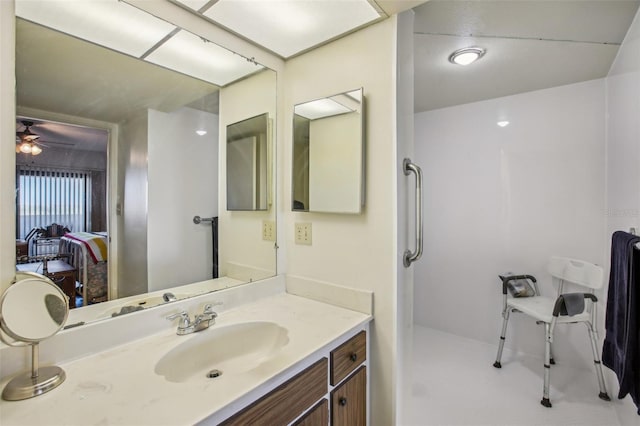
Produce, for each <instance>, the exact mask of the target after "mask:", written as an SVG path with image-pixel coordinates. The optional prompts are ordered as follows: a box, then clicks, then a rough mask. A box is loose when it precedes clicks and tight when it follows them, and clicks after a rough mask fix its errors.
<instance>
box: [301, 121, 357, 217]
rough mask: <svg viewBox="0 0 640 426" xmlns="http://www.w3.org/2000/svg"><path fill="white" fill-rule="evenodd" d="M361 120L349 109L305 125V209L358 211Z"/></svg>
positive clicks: (336, 211)
mask: <svg viewBox="0 0 640 426" xmlns="http://www.w3.org/2000/svg"><path fill="white" fill-rule="evenodd" d="M361 120H362V116H361V114H360V112H353V113H350V114H342V115H336V116H332V117H327V118H324V119H320V120H312V121H311V123H310V124H309V205H308V206H306V207H307V208H308V209H309V210H311V211H321V212H332V213H341V212H344V213H349V212H350V213H354V212H359V211H360V207H361V204H362V201H361V200H362V190H361V188H362V185H361V179H362V178H361V176H362V145H361V143H360V141H361V139H362V130H361V129H362V127H361V125H360V123H361Z"/></svg>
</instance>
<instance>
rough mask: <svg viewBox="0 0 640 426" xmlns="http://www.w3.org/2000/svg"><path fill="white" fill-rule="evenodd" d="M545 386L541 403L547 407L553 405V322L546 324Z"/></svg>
mask: <svg viewBox="0 0 640 426" xmlns="http://www.w3.org/2000/svg"><path fill="white" fill-rule="evenodd" d="M544 335H545V339H544V386H543V389H542V401H540V404H542V405H544V406H545V407H551V401H549V376H550V374H551V341H552V340H553V336H552V335H551V324H549V323H545V324H544Z"/></svg>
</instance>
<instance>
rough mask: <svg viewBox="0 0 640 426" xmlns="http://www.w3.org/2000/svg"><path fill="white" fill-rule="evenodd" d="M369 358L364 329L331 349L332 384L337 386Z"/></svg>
mask: <svg viewBox="0 0 640 426" xmlns="http://www.w3.org/2000/svg"><path fill="white" fill-rule="evenodd" d="M366 359H367V333H366V332H365V331H364V330H363V331H361V332H360V333H358V334H356V335H355V336H353V337H352V338H351V339H349V340H348V341H346V342H345V343H343V344H342V345H340V346H338V347H337V348H336V349H334V350H333V351H331V376H330V377H331V386H335V385H337V384H338V383H340V381H341V380H342V379H344V378H345V377H347V376H348V375H349V373H351V372H352V371H353V370H355V369H356V367H357V366H359V365H360V364H362V363H363V362H364V361H365V360H366Z"/></svg>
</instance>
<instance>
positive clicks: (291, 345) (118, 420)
mask: <svg viewBox="0 0 640 426" xmlns="http://www.w3.org/2000/svg"><path fill="white" fill-rule="evenodd" d="M257 285H258V284H247V285H245V286H240V287H237V288H233V289H227V290H221V291H218V292H215V293H209V294H204V295H200V296H196V297H192V298H189V299H185V300H182V301H177V302H173V303H169V304H166V305H163V306H158V307H156V308H154V309H146V310H142V311H139V312H133V313H131V314H127V315H123V316H121V317H117V318H113V319H111V320H108V321H101V322H96V323H93V324H87V325H84V326H81V327H77V329H68V330H65V331H62V332H61V333H59V334H58V335H56V336H55V337H54V338H52V339H51V342H48V341H47V342H43V343H42V353H43V355H42V359H41V362H42V364H43V365H44V364H47V363H48V362H55V363H57V364H58V365H60V367H62V368H63V369H64V370H65V372H66V376H67V378H66V380H65V382H64V383H62V384H61V385H60V386H59V387H58V388H57V389H55V390H53V391H51V392H48V393H46V394H44V395H40V396H38V397H35V398H31V399H27V400H23V401H15V402H7V401H1V402H0V423H2V424H3V425H15V424H20V425H38V424H52V423H55V424H83V425H88V424H136V425H144V424H153V425H162V424H166V425H176V424H203V425H217V424H225V425H241V424H247V423H249V422H250V421H256V423H255V424H268V425H277V424H282V425H287V424H295V425H326V424H333V425H345V424H348V425H359V424H362V425H365V424H367V423H368V422H367V419H368V404H367V399H368V392H367V387H368V383H369V380H368V374H369V369H368V368H367V367H368V361H367V360H368V358H369V357H368V348H369V345H368V339H367V332H368V327H369V326H368V324H369V322H370V321H371V319H372V316H371V314H370V313H362V312H357V311H354V310H350V309H345V308H342V307H337V306H334V305H331V304H329V303H322V302H319V301H316V300H311V299H308V298H305V297H300V296H296V295H293V294H290V293H287V291H286V283H285V278H284V277H282V276H280V277H275V278H273V279H269V280H265V281H261V282H260V284H259V285H260V290H259V291H256V290H255V289H252V288H251V287H252V286H257ZM369 296H370V295H369ZM215 303H222V305H218V306H216V305H215ZM206 304H214V309H215V310H216V311H217V312H218V317H217V318H216V323H215V324H213V325H211V326H210V327H209V328H208V329H206V330H203V331H200V332H197V333H193V334H189V335H185V336H178V335H177V334H176V329H177V325H178V324H177V321H174V322H170V321H168V320H166V319H165V318H166V317H167V316H169V315H171V314H175V313H177V312H179V311H181V310H185V311H187V312H189V313H190V314H191V315H195V314H196V313H200V312H201V311H202V309H203V307H204V306H205V305H206ZM108 328H110V329H114V328H118V329H122V330H125V329H128V330H129V337H127V339H128V341H111V342H108V343H105V342H98V341H96V342H89V343H90V344H89V346H90V347H92V348H93V349H92V353H90V354H82V353H79V352H78V353H73V351H72V350H71V349H70V348H69V345H74V342H75V344H77V341H76V340H75V339H86V338H88V336H91V335H93V336H96V337H94V339H98V338H99V337H98V336H100V335H104V334H103V333H107V329H108ZM122 334H123V333H120V335H122ZM124 334H125V335H126V334H127V333H124ZM10 351H18V352H20V350H19V349H16V348H7V347H3V348H1V353H0V355H2V356H3V357H4V356H5V355H7V354H11V355H12V357H15V355H14V354H13V353H12V352H10ZM5 366H8V367H9V369H11V368H15V366H13V365H12V363H11V361H10V360H9V361H8V362H6V361H3V369H4V367H5ZM3 374H6V370H5V371H4V372H3ZM8 378H9V377H6V378H5V379H4V380H3V381H2V383H0V386H3V385H4V384H5V383H6V381H7V379H8Z"/></svg>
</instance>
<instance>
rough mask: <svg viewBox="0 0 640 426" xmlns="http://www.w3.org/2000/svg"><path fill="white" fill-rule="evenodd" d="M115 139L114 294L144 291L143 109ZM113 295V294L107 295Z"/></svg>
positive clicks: (145, 124)
mask: <svg viewBox="0 0 640 426" xmlns="http://www.w3.org/2000/svg"><path fill="white" fill-rule="evenodd" d="M118 133H119V138H118V200H117V201H116V203H119V204H120V208H121V214H120V215H119V216H117V220H116V223H117V227H118V233H119V235H120V238H119V239H118V259H117V262H118V265H119V267H118V290H117V295H115V296H117V297H126V296H132V295H135V294H141V293H146V292H147V267H146V266H147V181H148V175H147V149H148V148H147V138H148V117H147V113H146V111H144V112H141V113H140V114H138V115H136V116H134V117H131V118H130V119H129V120H127V121H126V122H124V123H121V124H120V128H119V132H118ZM110 297H113V295H110Z"/></svg>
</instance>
